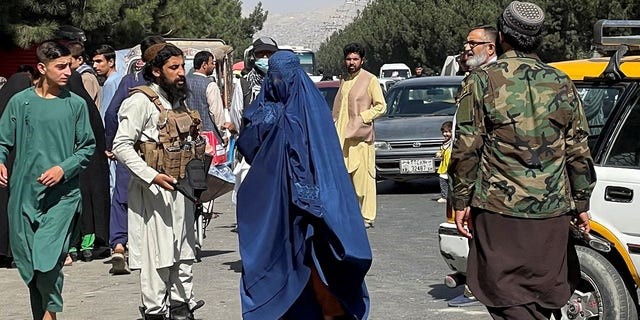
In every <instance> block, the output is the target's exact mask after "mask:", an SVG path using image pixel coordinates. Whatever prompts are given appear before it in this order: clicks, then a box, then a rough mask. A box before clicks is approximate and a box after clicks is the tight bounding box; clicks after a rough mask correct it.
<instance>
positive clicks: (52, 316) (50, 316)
mask: <svg viewBox="0 0 640 320" xmlns="http://www.w3.org/2000/svg"><path fill="white" fill-rule="evenodd" d="M56 319H58V318H56V313H55V312H51V311H46V312H45V313H44V317H42V320H56Z"/></svg>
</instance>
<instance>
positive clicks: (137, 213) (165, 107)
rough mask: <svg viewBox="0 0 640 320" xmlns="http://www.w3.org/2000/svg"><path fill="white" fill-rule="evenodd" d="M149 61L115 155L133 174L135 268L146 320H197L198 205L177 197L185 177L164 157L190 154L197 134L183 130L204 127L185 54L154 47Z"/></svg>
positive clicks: (124, 110) (123, 114) (124, 112)
mask: <svg viewBox="0 0 640 320" xmlns="http://www.w3.org/2000/svg"><path fill="white" fill-rule="evenodd" d="M144 57H145V61H147V65H146V66H145V69H144V77H145V79H146V80H148V81H150V83H149V84H148V86H142V87H137V88H134V92H135V90H136V89H138V91H137V92H135V93H133V94H132V95H131V96H130V97H129V98H127V99H126V100H124V101H123V102H122V106H121V107H120V111H119V114H118V119H119V126H118V131H117V133H116V136H115V139H114V141H113V153H114V155H115V156H116V158H117V159H118V161H121V162H122V163H123V164H124V165H125V166H126V167H127V168H128V169H129V170H130V171H131V173H132V179H131V181H130V183H129V190H128V194H129V209H128V223H129V231H128V233H129V263H130V266H131V268H132V269H140V285H141V291H142V303H143V305H144V310H145V315H144V317H145V319H165V315H166V314H167V312H168V311H169V314H170V319H176V320H178V319H193V310H194V308H196V307H198V306H201V304H202V302H200V305H198V304H197V303H196V302H195V301H194V299H193V291H192V279H193V273H192V265H193V261H194V259H195V254H194V246H195V234H194V229H193V226H194V212H193V204H191V203H190V202H188V200H186V199H185V197H184V196H183V195H181V194H180V193H178V192H177V191H174V188H173V185H174V184H175V183H176V182H177V180H176V179H177V178H178V177H179V175H181V174H179V173H178V172H176V171H171V170H170V169H169V167H168V166H163V165H162V163H163V161H162V160H160V161H158V152H165V150H173V149H171V148H174V146H175V145H176V144H180V146H181V147H180V148H179V150H178V151H177V152H178V153H180V152H183V150H185V148H184V146H185V143H187V142H188V141H191V139H192V138H193V136H192V135H191V134H192V133H193V131H192V130H184V128H181V126H183V124H184V123H185V121H186V122H187V129H189V128H190V126H191V128H193V126H192V125H193V124H195V125H196V126H197V125H198V124H199V119H197V120H198V121H196V120H195V119H194V121H193V123H192V121H191V120H192V118H191V117H192V115H193V113H192V112H191V111H189V110H188V109H186V106H185V104H184V99H185V97H186V92H187V91H186V87H185V72H184V56H183V53H182V51H181V50H180V49H178V48H177V47H175V46H173V45H171V44H166V43H161V44H156V45H153V46H151V47H149V49H147V50H146V51H145V53H144ZM196 114H197V112H196ZM185 132H186V134H185ZM173 133H176V134H175V135H174V134H173ZM187 135H188V137H187ZM196 136H197V133H196ZM167 139H170V141H169V140H167ZM169 144H171V145H169ZM148 146H151V147H152V149H150V148H148ZM153 155H155V158H154V157H153ZM167 157H168V156H167V154H166V153H165V154H164V158H167ZM165 163H166V162H165ZM167 301H169V303H167Z"/></svg>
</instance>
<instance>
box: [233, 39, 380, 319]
mask: <svg viewBox="0 0 640 320" xmlns="http://www.w3.org/2000/svg"><path fill="white" fill-rule="evenodd" d="M244 121H245V123H246V127H245V128H244V129H243V130H242V131H241V135H240V138H239V140H238V142H237V143H238V149H239V151H240V152H241V154H242V155H243V156H244V157H246V159H247V161H248V162H249V163H250V164H251V170H250V171H249V173H248V175H247V177H246V179H245V180H244V182H243V183H242V185H241V187H240V190H239V193H238V206H237V219H238V233H239V240H240V255H241V258H242V264H243V273H242V278H241V286H240V287H241V288H240V292H241V298H242V309H243V318H244V319H247V320H253V319H256V320H258V319H259V320H263V319H279V318H281V317H283V316H285V315H286V318H291V319H322V312H321V311H320V309H319V308H318V304H317V302H316V300H315V297H314V296H313V295H309V294H303V291H304V290H305V287H306V286H307V284H308V283H309V277H310V273H311V271H310V270H311V269H310V268H311V266H312V265H313V266H315V268H316V269H317V270H318V272H319V274H320V277H321V278H322V280H323V281H324V282H325V284H327V285H328V287H329V289H330V291H331V292H332V293H333V294H334V295H335V296H336V298H337V299H338V300H339V301H340V302H341V304H342V307H343V308H344V309H345V311H346V312H347V314H350V315H353V316H354V317H356V318H357V319H366V318H367V316H368V310H369V297H368V293H367V290H366V286H365V283H364V277H365V275H366V273H367V271H368V270H369V267H370V265H371V259H372V257H371V249H370V246H369V241H368V238H367V235H366V231H365V228H364V224H363V223H362V217H361V216H360V208H359V206H358V201H357V198H356V195H355V192H354V190H353V185H352V184H351V181H350V178H349V175H348V173H347V170H346V168H345V165H344V161H343V160H342V152H341V150H340V144H339V141H338V137H337V134H336V131H335V128H334V125H333V121H332V117H331V114H330V113H329V110H328V109H327V107H326V103H325V102H324V99H323V98H322V96H321V94H320V92H319V91H318V90H317V89H316V88H315V85H314V84H313V82H312V81H311V79H309V77H308V76H307V75H306V73H304V71H303V70H302V68H301V67H300V64H299V61H298V60H297V57H296V56H295V55H293V54H292V53H290V52H284V51H283V52H277V53H276V54H274V55H273V56H272V57H271V58H270V60H269V73H268V76H267V78H266V79H265V81H264V83H263V86H262V89H261V94H260V95H259V96H258V98H257V99H256V101H255V102H254V103H253V104H251V105H250V106H249V107H248V108H247V110H246V111H245V117H244Z"/></svg>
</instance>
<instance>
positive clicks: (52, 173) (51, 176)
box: [37, 166, 64, 187]
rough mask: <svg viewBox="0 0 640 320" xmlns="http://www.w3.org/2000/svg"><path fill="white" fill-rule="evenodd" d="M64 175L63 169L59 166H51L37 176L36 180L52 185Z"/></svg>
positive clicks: (45, 184) (48, 185)
mask: <svg viewBox="0 0 640 320" xmlns="http://www.w3.org/2000/svg"><path fill="white" fill-rule="evenodd" d="M62 177H64V170H62V168H61V167H60V166H53V167H52V168H51V169H49V170H47V171H45V172H44V173H43V174H41V175H40V177H38V179H37V181H38V182H39V183H40V184H42V185H44V186H47V187H53V186H55V185H56V184H58V182H60V180H62Z"/></svg>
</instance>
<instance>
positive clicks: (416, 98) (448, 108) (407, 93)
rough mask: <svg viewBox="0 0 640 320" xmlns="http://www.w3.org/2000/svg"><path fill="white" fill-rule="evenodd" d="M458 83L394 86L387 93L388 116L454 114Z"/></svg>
mask: <svg viewBox="0 0 640 320" xmlns="http://www.w3.org/2000/svg"><path fill="white" fill-rule="evenodd" d="M458 88H459V86H458V85H424V86H401V87H393V88H391V90H390V91H389V93H388V95H387V115H388V116H452V115H454V113H455V112H456V100H455V96H456V92H458Z"/></svg>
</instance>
